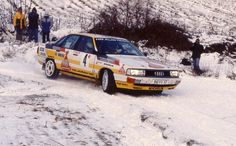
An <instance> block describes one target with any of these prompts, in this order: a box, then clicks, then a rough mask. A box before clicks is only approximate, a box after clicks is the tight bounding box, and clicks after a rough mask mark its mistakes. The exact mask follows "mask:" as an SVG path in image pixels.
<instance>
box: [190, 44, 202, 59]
mask: <svg viewBox="0 0 236 146" xmlns="http://www.w3.org/2000/svg"><path fill="white" fill-rule="evenodd" d="M191 51H192V58H193V59H196V58H201V54H202V53H203V51H204V47H203V46H202V45H201V44H198V43H194V45H193V47H192V48H191Z"/></svg>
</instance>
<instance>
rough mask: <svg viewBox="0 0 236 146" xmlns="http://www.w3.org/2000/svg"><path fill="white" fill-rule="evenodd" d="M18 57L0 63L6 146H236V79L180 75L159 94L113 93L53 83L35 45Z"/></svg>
mask: <svg viewBox="0 0 236 146" xmlns="http://www.w3.org/2000/svg"><path fill="white" fill-rule="evenodd" d="M26 47H28V48H30V44H28V46H27V45H26ZM18 48H20V47H18ZM19 52H20V53H18V54H16V55H14V56H12V57H11V58H10V59H5V60H4V59H3V60H4V61H2V62H0V102H1V104H0V131H1V133H0V145H2V146H7V145H13V146H19V145H27V146H28V145H33V146H36V145H40V146H41V145H53V146H57V145H58V146H61V145H64V146H69V145H70V146H80V145H88V146H93V145H94V146H96V145H99V146H100V145H101V146H103V145H105V146H118V145H119V146H120V145H121V146H122V145H124V146H186V145H187V146H192V145H199V146H201V145H204V146H234V145H236V90H235V87H236V82H235V81H231V80H228V79H214V78H204V77H190V76H186V75H184V74H183V75H182V83H181V84H180V85H179V86H178V88H177V89H175V90H172V91H166V92H164V93H163V94H161V95H139V96H137V95H128V94H125V93H116V94H115V95H108V94H106V93H103V92H102V90H101V88H100V87H98V86H95V85H94V84H93V83H90V82H87V81H83V80H80V79H74V78H70V77H66V76H60V77H59V78H58V79H57V80H48V79H47V78H46V77H45V76H44V72H43V71H42V70H41V68H40V66H39V65H38V63H37V61H36V58H35V50H34V47H33V49H25V50H24V51H19ZM0 56H1V55H0Z"/></svg>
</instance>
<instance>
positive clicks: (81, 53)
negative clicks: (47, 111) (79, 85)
mask: <svg viewBox="0 0 236 146" xmlns="http://www.w3.org/2000/svg"><path fill="white" fill-rule="evenodd" d="M75 50H76V51H77V53H78V57H79V62H80V74H82V75H85V76H89V77H93V78H94V77H96V72H95V70H94V63H95V59H96V58H97V56H96V54H95V47H94V41H93V38H92V37H87V36H81V38H80V40H79V43H78V44H77V45H76V46H75Z"/></svg>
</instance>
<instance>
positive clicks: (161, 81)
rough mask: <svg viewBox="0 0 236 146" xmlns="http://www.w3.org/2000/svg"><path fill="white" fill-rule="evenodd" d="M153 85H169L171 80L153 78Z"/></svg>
mask: <svg viewBox="0 0 236 146" xmlns="http://www.w3.org/2000/svg"><path fill="white" fill-rule="evenodd" d="M154 84H155V85H169V84H171V82H170V81H169V80H154Z"/></svg>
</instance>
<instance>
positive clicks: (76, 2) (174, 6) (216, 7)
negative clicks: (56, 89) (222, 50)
mask: <svg viewBox="0 0 236 146" xmlns="http://www.w3.org/2000/svg"><path fill="white" fill-rule="evenodd" d="M10 1H12V0H1V3H2V4H3V5H5V6H6V7H8V8H9V7H10V3H9V2H10ZM13 1H14V0H13ZM15 1H16V2H20V0H15ZM117 1H118V0H60V1H58V0H33V1H32V2H33V3H32V6H31V7H34V6H36V7H37V8H38V9H39V12H40V14H41V15H42V14H43V13H44V12H45V11H48V12H49V13H51V14H52V15H53V16H54V17H55V18H61V21H62V27H64V28H66V27H67V28H68V24H69V26H72V27H73V26H74V27H75V28H76V27H77V28H78V26H79V25H78V23H84V21H86V23H89V22H91V21H93V19H92V18H93V17H94V16H95V15H96V14H98V12H99V10H101V9H102V8H106V7H107V6H109V5H112V4H116V3H117ZM153 2H154V5H153V6H152V8H153V11H155V12H157V13H158V14H159V15H160V17H161V19H163V20H166V21H168V22H170V23H174V24H177V25H179V26H181V27H182V28H185V29H186V30H187V31H188V32H190V33H191V34H192V35H194V36H197V35H198V36H200V37H201V38H202V40H203V42H205V43H207V44H209V43H215V42H221V41H225V40H232V39H234V42H235V40H236V2H235V0H224V1H222V0H158V1H153ZM26 4H27V7H30V0H26ZM95 18H96V17H95ZM69 28H71V27H69ZM78 29H79V28H78Z"/></svg>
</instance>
